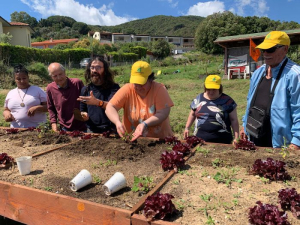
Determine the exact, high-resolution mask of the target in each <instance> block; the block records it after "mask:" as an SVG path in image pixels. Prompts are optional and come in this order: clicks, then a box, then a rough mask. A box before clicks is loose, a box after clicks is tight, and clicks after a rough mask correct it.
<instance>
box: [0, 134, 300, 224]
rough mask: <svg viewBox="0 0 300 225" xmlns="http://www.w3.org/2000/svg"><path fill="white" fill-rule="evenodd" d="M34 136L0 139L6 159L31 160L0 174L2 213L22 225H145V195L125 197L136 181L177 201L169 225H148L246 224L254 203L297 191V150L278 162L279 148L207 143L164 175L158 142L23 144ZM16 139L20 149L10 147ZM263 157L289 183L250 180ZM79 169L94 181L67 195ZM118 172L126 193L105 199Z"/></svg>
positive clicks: (102, 140)
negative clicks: (279, 167)
mask: <svg viewBox="0 0 300 225" xmlns="http://www.w3.org/2000/svg"><path fill="white" fill-rule="evenodd" d="M33 134H34V133H32V132H29V131H25V132H22V134H21V133H18V134H15V135H16V136H13V137H12V135H4V136H1V137H0V141H1V144H0V145H5V146H4V148H3V149H5V150H3V151H6V152H7V153H8V154H9V155H10V156H13V157H18V156H21V155H33V166H32V172H31V173H30V174H29V175H27V176H20V175H19V172H18V169H17V168H15V169H14V170H4V171H1V172H2V173H3V176H2V178H1V180H2V181H1V182H0V185H1V190H5V191H4V192H2V194H1V195H0V199H1V201H2V207H0V214H1V215H3V216H6V217H9V218H11V219H14V220H17V221H20V222H23V223H28V224H39V223H38V222H39V221H41V220H43V221H45V220H46V219H47V220H48V219H49V221H50V222H49V224H50V223H51V224H56V223H57V221H64V224H79V223H80V224H101V223H104V224H105V223H107V221H110V223H111V224H130V223H131V224H132V225H134V224H139V225H140V224H145V225H146V224H148V222H147V220H146V219H145V217H144V216H143V215H142V213H141V210H142V209H143V202H144V200H145V198H146V195H140V194H139V193H138V192H133V191H131V188H132V186H133V183H134V176H148V177H152V178H153V186H155V185H156V186H155V187H153V188H152V190H151V191H150V193H148V195H150V194H152V193H154V192H156V191H157V190H159V187H160V185H163V184H164V186H163V187H162V189H161V190H160V192H161V193H169V194H171V195H173V196H174V197H175V198H174V199H172V202H173V203H174V204H175V206H176V208H177V209H178V213H177V214H174V215H173V216H167V217H166V218H165V219H166V220H167V221H169V222H165V221H161V220H157V221H154V222H151V224H189V225H194V224H197V225H198V224H205V223H209V222H210V224H214V223H215V224H233V225H235V224H248V211H249V208H250V207H253V206H255V205H256V202H257V201H262V202H263V203H266V204H274V205H278V191H279V190H280V189H282V188H287V187H288V188H292V187H293V188H296V190H298V192H300V187H299V185H300V184H299V179H300V171H299V154H298V152H295V151H294V152H290V154H289V155H287V156H286V157H285V159H283V154H282V153H284V152H283V151H281V150H280V149H276V150H274V149H259V150H257V151H245V150H235V149H234V148H233V147H232V146H231V145H217V144H207V145H204V146H201V147H199V148H198V149H197V151H196V152H195V155H193V156H192V157H190V158H189V160H188V161H187V162H186V165H185V166H184V167H183V168H181V169H180V170H179V172H178V173H175V172H173V171H172V172H168V171H163V170H162V168H161V165H160V162H159V159H160V157H161V153H162V152H164V151H166V150H169V151H170V149H171V146H170V145H167V144H162V143H160V142H158V141H156V140H150V139H139V140H138V142H137V143H133V144H128V143H125V142H124V141H123V140H121V139H111V138H110V139H106V138H104V137H95V138H92V139H88V140H81V139H78V138H71V139H70V140H69V141H68V140H67V139H66V143H64V142H62V143H56V144H40V143H39V144H38V146H35V142H34V140H35V139H37V137H36V138H35V139H34V138H33V139H31V144H30V146H29V145H28V142H27V141H24V140H27V139H29V138H25V136H26V135H27V136H28V135H29V136H31V135H33ZM53 135H54V134H53ZM53 135H52V136H53ZM18 136H19V137H18ZM50 136H51V135H50ZM17 137H18V138H17ZM19 139H22V141H23V145H20V144H19V145H18V144H17V145H15V143H19V141H20V140H19ZM49 139H50V137H49ZM57 139H58V137H56V139H55V138H54V140H57ZM2 140H7V141H2ZM26 143H27V144H26ZM53 149H56V150H55V151H54V150H53ZM268 157H272V158H273V159H276V160H281V161H284V162H286V163H287V166H286V169H287V172H288V173H289V174H290V175H291V177H292V179H291V180H289V181H286V182H283V181H277V182H275V181H272V182H270V183H269V182H268V180H267V179H264V178H260V177H259V176H254V175H249V169H250V168H251V166H252V165H253V163H254V161H255V160H256V159H259V158H260V159H266V158H268ZM81 169H87V170H89V171H90V172H91V174H92V175H93V177H94V181H93V183H92V184H91V185H89V186H87V187H85V188H83V189H82V190H80V191H78V192H73V191H71V190H70V188H69V187H68V184H69V181H70V180H71V179H72V178H73V177H74V176H75V175H76V174H77V173H78V172H79V171H80V170H81ZM117 171H119V172H122V173H123V174H124V175H125V177H126V179H127V188H124V189H122V190H121V191H119V192H117V193H116V194H113V195H112V196H106V195H105V194H104V192H103V190H102V185H103V184H104V182H106V181H107V180H108V179H109V177H111V176H112V175H113V174H114V173H115V172H117ZM222 176H223V177H222ZM69 206H70V207H69ZM83 209H84V210H83ZM100 211H101V212H102V214H101V213H100V214H99V213H98V212H100ZM94 214H95V215H94ZM287 214H288V220H289V221H290V223H291V224H297V223H299V220H297V219H296V218H295V217H293V216H292V214H291V213H290V212H287ZM33 215H38V216H36V217H35V218H37V219H32V217H33ZM41 218H44V219H41ZM120 221H121V222H120Z"/></svg>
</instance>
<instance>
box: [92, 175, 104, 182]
mask: <svg viewBox="0 0 300 225" xmlns="http://www.w3.org/2000/svg"><path fill="white" fill-rule="evenodd" d="M93 180H94V182H95V183H96V184H101V182H102V180H101V178H100V177H99V176H97V175H93Z"/></svg>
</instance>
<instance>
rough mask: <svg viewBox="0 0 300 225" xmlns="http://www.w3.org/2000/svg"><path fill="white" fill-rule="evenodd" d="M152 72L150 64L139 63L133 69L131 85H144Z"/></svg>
mask: <svg viewBox="0 0 300 225" xmlns="http://www.w3.org/2000/svg"><path fill="white" fill-rule="evenodd" d="M151 73H152V70H151V66H150V65H149V63H147V62H144V61H137V62H135V63H134V64H133V65H132V67H131V76H130V83H133V84H141V85H144V84H145V83H146V82H147V80H148V77H149V76H150V75H151Z"/></svg>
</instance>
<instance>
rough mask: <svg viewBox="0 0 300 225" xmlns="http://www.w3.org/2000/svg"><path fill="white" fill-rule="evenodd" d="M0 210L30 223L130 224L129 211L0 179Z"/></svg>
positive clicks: (31, 224)
mask: <svg viewBox="0 0 300 225" xmlns="http://www.w3.org/2000/svg"><path fill="white" fill-rule="evenodd" d="M0 203H1V204H0V214H1V215H2V216H4V217H7V218H10V219H13V220H15V221H18V222H22V223H25V224H30V225H40V224H41V223H42V224H43V225H53V224H58V225H59V224H63V225H77V224H78V225H79V224H81V225H84V224H86V225H96V224H97V225H98V224H122V225H123V224H124V225H130V215H131V212H130V211H128V210H125V209H119V208H114V207H110V206H106V205H101V204H97V203H93V202H89V201H86V200H82V199H77V198H73V197H68V196H64V195H59V194H55V193H51V192H46V191H41V190H37V189H33V188H29V187H24V186H21V185H16V184H11V183H7V182H3V181H0Z"/></svg>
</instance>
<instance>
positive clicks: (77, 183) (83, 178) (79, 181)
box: [70, 169, 93, 191]
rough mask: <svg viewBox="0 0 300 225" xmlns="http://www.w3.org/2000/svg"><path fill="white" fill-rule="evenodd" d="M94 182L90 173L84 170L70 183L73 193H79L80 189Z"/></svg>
mask: <svg viewBox="0 0 300 225" xmlns="http://www.w3.org/2000/svg"><path fill="white" fill-rule="evenodd" d="M92 181H93V178H92V175H91V174H90V172H89V171H87V170H85V169H83V170H81V171H80V172H79V173H78V174H77V175H76V177H74V178H73V179H72V180H71V181H70V188H71V190H72V191H78V190H79V189H81V188H83V187H85V186H86V185H88V184H90V183H92Z"/></svg>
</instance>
